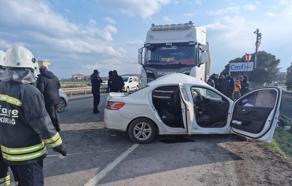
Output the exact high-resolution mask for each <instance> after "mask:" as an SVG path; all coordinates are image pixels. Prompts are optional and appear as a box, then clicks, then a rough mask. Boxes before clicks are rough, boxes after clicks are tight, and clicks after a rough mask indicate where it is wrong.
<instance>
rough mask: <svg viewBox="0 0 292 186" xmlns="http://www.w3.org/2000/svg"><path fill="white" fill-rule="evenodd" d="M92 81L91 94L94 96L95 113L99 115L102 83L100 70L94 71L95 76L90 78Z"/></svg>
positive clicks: (92, 75)
mask: <svg viewBox="0 0 292 186" xmlns="http://www.w3.org/2000/svg"><path fill="white" fill-rule="evenodd" d="M90 80H91V92H92V94H93V113H95V114H97V113H99V110H98V105H99V102H100V84H101V83H102V80H101V78H100V77H99V72H98V70H94V71H93V74H91V76H90Z"/></svg>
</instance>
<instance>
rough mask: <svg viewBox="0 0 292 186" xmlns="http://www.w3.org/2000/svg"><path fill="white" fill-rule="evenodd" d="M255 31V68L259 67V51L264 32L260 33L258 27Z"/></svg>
mask: <svg viewBox="0 0 292 186" xmlns="http://www.w3.org/2000/svg"><path fill="white" fill-rule="evenodd" d="M253 33H254V34H256V42H255V46H256V48H255V53H254V69H255V68H257V53H258V50H259V46H260V44H261V40H262V33H260V30H259V29H258V28H257V29H256V31H254V32H253Z"/></svg>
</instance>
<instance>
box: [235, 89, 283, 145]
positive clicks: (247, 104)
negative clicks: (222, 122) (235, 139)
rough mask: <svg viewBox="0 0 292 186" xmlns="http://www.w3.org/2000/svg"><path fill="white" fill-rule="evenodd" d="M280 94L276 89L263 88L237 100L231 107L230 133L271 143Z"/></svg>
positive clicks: (277, 114) (276, 120) (277, 116)
mask: <svg viewBox="0 0 292 186" xmlns="http://www.w3.org/2000/svg"><path fill="white" fill-rule="evenodd" d="M281 94H282V92H281V90H280V89H278V88H263V89H258V90H255V91H252V92H250V93H248V94H246V95H244V96H242V97H241V98H239V99H238V100H237V101H236V102H235V103H234V105H233V112H232V118H231V123H230V126H231V130H232V132H233V133H235V134H239V135H242V136H245V137H248V138H252V139H257V140H260V141H265V142H271V141H272V139H273V135H274V132H275V128H276V127H277V123H278V118H279V108H280V102H281V96H282V95H281Z"/></svg>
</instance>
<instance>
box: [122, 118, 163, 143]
mask: <svg viewBox="0 0 292 186" xmlns="http://www.w3.org/2000/svg"><path fill="white" fill-rule="evenodd" d="M139 132H140V135H139ZM157 132H158V131H157V127H156V125H155V123H154V122H153V121H151V120H150V119H147V118H138V119H135V120H134V121H132V122H131V123H130V125H129V128H128V135H129V138H130V139H131V140H132V141H134V142H136V143H141V144H147V143H150V142H152V141H153V140H154V139H155V137H156V136H157Z"/></svg>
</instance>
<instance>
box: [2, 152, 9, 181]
mask: <svg viewBox="0 0 292 186" xmlns="http://www.w3.org/2000/svg"><path fill="white" fill-rule="evenodd" d="M8 185H10V177H9V176H8V165H7V164H6V163H5V162H4V161H3V158H2V152H1V151H0V186H8Z"/></svg>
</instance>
